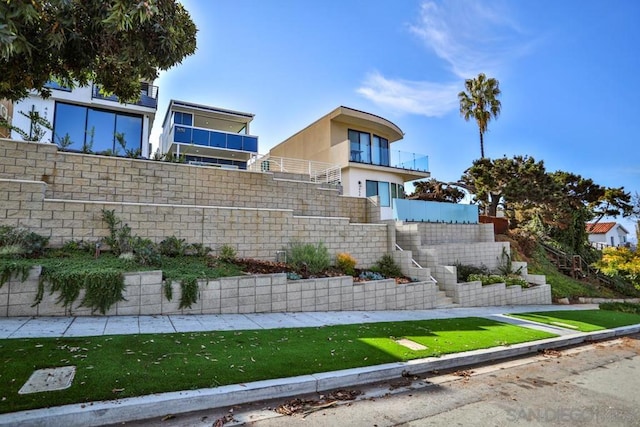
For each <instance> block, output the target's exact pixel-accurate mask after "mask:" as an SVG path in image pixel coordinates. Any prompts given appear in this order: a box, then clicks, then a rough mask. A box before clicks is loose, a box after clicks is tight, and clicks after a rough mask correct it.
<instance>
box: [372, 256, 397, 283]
mask: <svg viewBox="0 0 640 427" xmlns="http://www.w3.org/2000/svg"><path fill="white" fill-rule="evenodd" d="M372 270H373V271H376V272H378V273H380V274H382V275H383V276H385V277H400V276H402V270H400V267H399V266H398V264H396V262H395V260H394V259H393V257H392V256H391V255H390V254H384V255H383V256H382V257H381V258H380V259H379V260H378V261H376V263H375V265H374V267H373V268H372Z"/></svg>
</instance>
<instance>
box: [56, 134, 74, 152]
mask: <svg viewBox="0 0 640 427" xmlns="http://www.w3.org/2000/svg"><path fill="white" fill-rule="evenodd" d="M71 145H73V141H71V137H70V136H69V134H68V133H65V134H64V136H63V137H62V138H60V137H58V147H60V149H61V150H64V151H66V150H67V149H68V148H69V147H71Z"/></svg>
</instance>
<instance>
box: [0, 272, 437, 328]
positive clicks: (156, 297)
mask: <svg viewBox="0 0 640 427" xmlns="http://www.w3.org/2000/svg"><path fill="white" fill-rule="evenodd" d="M39 275H40V269H39V268H34V269H32V270H31V272H30V274H29V277H28V278H27V280H26V281H25V282H23V283H22V282H20V281H19V280H17V279H15V278H14V279H11V280H10V281H9V282H8V283H6V284H5V285H4V286H3V287H2V288H0V316H2V317H17V316H68V315H71V314H73V315H75V316H89V315H98V314H99V313H91V310H89V309H87V308H85V307H80V302H81V301H82V298H83V296H84V291H82V292H81V294H80V296H79V297H78V300H77V301H76V302H75V303H74V304H73V307H72V309H71V310H68V309H65V308H64V307H62V306H60V305H58V304H56V303H55V301H56V299H57V297H58V294H57V293H54V294H53V295H51V294H50V293H49V292H48V291H45V295H44V298H43V300H42V302H41V303H40V304H38V305H36V306H34V307H32V305H33V302H34V300H35V296H36V292H37V289H38V278H39ZM125 285H126V289H125V292H124V297H125V299H126V301H121V302H119V303H117V304H115V305H114V306H113V307H112V308H111V309H110V310H109V311H108V312H107V313H106V315H160V314H235V313H275V312H299V311H351V310H418V309H429V308H433V307H434V306H435V304H436V299H437V292H438V288H437V286H436V285H435V284H434V283H433V282H413V283H408V284H401V285H397V284H396V283H395V280H393V279H387V280H376V281H370V282H362V283H354V282H353V278H352V277H349V276H344V277H331V278H322V279H313V280H295V281H287V277H286V275H285V274H268V275H256V276H240V277H227V278H221V279H218V280H209V281H205V280H203V281H200V282H199V283H198V285H199V295H198V301H197V302H196V303H195V304H194V305H193V306H192V307H191V308H188V309H180V308H178V307H179V305H180V295H181V286H180V284H179V283H178V282H173V283H172V284H171V287H172V294H173V298H172V300H171V301H169V300H168V299H167V298H166V297H165V294H164V284H163V281H162V272H160V271H150V272H143V273H130V274H126V275H125Z"/></svg>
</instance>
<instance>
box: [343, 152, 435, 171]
mask: <svg viewBox="0 0 640 427" xmlns="http://www.w3.org/2000/svg"><path fill="white" fill-rule="evenodd" d="M349 160H350V161H351V162H356V163H366V164H369V165H375V166H386V167H392V168H398V169H406V170H412V171H420V172H429V157H427V156H425V155H423V154H416V153H408V152H404V151H399V150H381V151H380V155H378V156H370V155H363V152H362V151H359V150H351V157H350V159H349Z"/></svg>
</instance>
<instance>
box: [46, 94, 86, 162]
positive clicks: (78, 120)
mask: <svg viewBox="0 0 640 427" xmlns="http://www.w3.org/2000/svg"><path fill="white" fill-rule="evenodd" d="M54 123H55V125H54V128H53V134H54V142H55V143H56V144H60V142H61V141H62V140H63V139H64V138H65V137H66V136H69V139H70V140H71V145H69V146H68V147H67V148H68V149H69V150H81V149H82V144H83V143H84V131H85V126H86V123H87V109H86V108H85V107H80V106H78V105H71V104H61V103H58V104H56V111H55V118H54Z"/></svg>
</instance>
